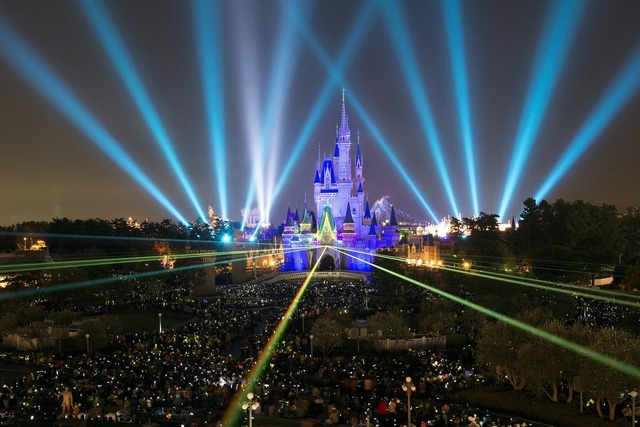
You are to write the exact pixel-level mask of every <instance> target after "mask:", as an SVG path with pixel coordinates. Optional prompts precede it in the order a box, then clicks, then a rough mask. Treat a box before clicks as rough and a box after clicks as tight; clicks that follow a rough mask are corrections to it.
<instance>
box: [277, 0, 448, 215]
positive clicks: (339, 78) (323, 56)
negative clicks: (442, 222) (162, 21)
mask: <svg viewBox="0 0 640 427" xmlns="http://www.w3.org/2000/svg"><path fill="white" fill-rule="evenodd" d="M372 3H373V2H368V3H367V4H372ZM294 22H295V24H296V25H297V26H298V29H299V30H300V33H301V34H302V35H303V36H304V38H305V39H306V40H307V42H308V43H309V45H310V46H311V48H312V49H313V51H314V53H315V54H316V56H317V57H318V58H319V59H320V61H321V62H322V65H323V66H324V67H325V68H326V69H327V72H328V74H329V77H330V78H331V81H332V82H333V83H334V85H336V86H337V85H339V84H342V85H343V87H344V88H345V90H346V91H348V92H349V100H350V101H351V104H352V105H353V106H354V108H355V109H356V111H357V112H358V115H360V117H361V118H362V120H363V121H364V123H365V125H366V126H367V128H368V129H369V131H370V132H371V133H372V135H373V137H374V139H375V141H376V142H377V143H378V145H379V146H380V147H381V148H382V149H383V151H384V152H385V154H386V155H387V157H388V158H389V160H391V163H392V164H393V165H394V166H395V168H396V170H397V171H398V173H399V174H400V175H401V176H402V178H403V179H404V181H405V183H406V184H407V185H408V186H409V188H411V190H412V191H413V192H414V194H415V196H416V198H418V200H419V201H420V202H421V203H422V205H423V207H424V208H425V209H426V211H427V212H428V213H429V214H430V215H431V217H432V218H433V220H434V221H435V222H436V223H438V222H439V219H438V217H437V216H436V215H435V214H434V212H433V210H432V209H431V207H430V206H429V204H428V203H427V201H426V200H425V198H424V196H423V195H422V192H421V191H420V190H418V188H417V186H416V184H415V183H414V181H413V179H411V177H410V176H409V174H408V172H407V171H406V168H405V167H404V166H403V165H402V163H401V162H400V160H399V159H398V158H397V156H396V155H395V153H394V152H393V150H391V147H390V146H389V144H388V143H387V139H386V138H385V137H384V135H383V134H382V132H381V131H380V130H379V129H378V127H377V126H376V124H375V122H374V121H373V119H372V118H371V116H369V114H368V113H367V111H366V109H365V108H364V106H363V104H362V103H361V102H360V101H359V100H358V97H357V96H356V94H355V91H353V90H352V89H351V88H350V87H349V86H348V85H347V84H346V83H345V82H344V76H343V74H342V72H341V69H342V68H341V67H340V64H337V65H336V64H334V63H333V62H332V61H331V59H330V57H329V55H328V54H327V52H326V51H325V50H324V48H323V47H322V46H321V45H320V43H319V42H318V40H317V39H316V38H315V36H313V34H311V33H310V32H309V30H308V26H307V25H306V22H304V21H303V20H302V19H301V18H300V17H299V16H296V19H295V20H294ZM323 94H324V92H323V93H321V95H323ZM328 96H329V94H327V97H328ZM317 105H318V103H316V106H317ZM314 112H315V110H314ZM319 115H320V109H318V116H319ZM316 121H317V120H316ZM307 124H309V133H310V132H311V130H312V127H313V126H312V125H311V124H310V122H309V120H308V121H307ZM313 125H315V123H313ZM305 129H306V125H305ZM303 134H304V131H303ZM303 134H301V136H302V135H303ZM307 138H308V137H306V135H305V139H304V140H302V139H301V138H298V142H300V141H302V143H301V145H302V144H304V143H305V142H306V140H307ZM301 145H300V147H299V146H298V143H296V146H295V148H294V153H295V152H296V149H298V148H299V149H300V150H302V146H301ZM298 154H299V153H298ZM294 157H297V156H294V155H293V154H292V156H291V157H290V163H292V165H291V166H293V162H291V159H293V158H294ZM287 166H288V164H287ZM287 166H285V168H284V169H283V173H282V175H281V179H280V181H279V183H278V184H279V185H276V187H275V190H274V194H277V193H278V191H279V190H280V188H281V187H282V186H283V185H284V183H285V178H286V177H287V176H288V173H289V172H288V171H287ZM285 172H286V173H285Z"/></svg>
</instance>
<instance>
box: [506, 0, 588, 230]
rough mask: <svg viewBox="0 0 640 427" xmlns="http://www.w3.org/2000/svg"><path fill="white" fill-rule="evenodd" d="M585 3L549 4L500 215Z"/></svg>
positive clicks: (509, 198)
mask: <svg viewBox="0 0 640 427" xmlns="http://www.w3.org/2000/svg"><path fill="white" fill-rule="evenodd" d="M586 4H587V2H585V1H582V0H567V1H561V2H551V3H549V5H550V7H551V9H550V10H549V14H548V16H547V21H546V25H545V27H544V28H543V30H542V35H543V38H542V39H541V41H540V44H539V46H538V52H537V54H536V60H535V64H534V68H533V70H532V73H531V76H532V80H531V82H530V85H529V90H528V92H527V96H526V98H525V99H526V104H525V105H524V108H523V110H522V115H521V117H520V126H519V128H518V134H517V136H516V141H515V146H514V149H513V154H512V157H511V163H510V165H509V170H508V173H507V179H506V181H505V187H504V191H503V194H502V199H501V202H500V208H499V209H498V215H499V216H500V218H504V215H505V213H506V211H507V209H508V208H509V205H510V203H511V199H512V196H513V192H514V190H515V188H516V185H517V184H518V180H519V178H520V175H521V174H522V171H523V169H524V165H525V161H526V159H527V156H528V154H529V152H530V151H531V148H532V146H533V143H534V141H535V138H536V136H537V134H538V130H539V129H540V125H541V123H542V119H543V118H544V115H545V112H546V110H547V106H548V105H549V102H550V100H551V95H552V94H553V91H554V89H555V87H556V84H557V82H558V80H559V77H560V74H561V70H562V67H563V65H564V63H565V59H566V58H567V57H568V56H569V55H568V50H569V47H570V46H571V42H572V41H573V40H574V39H575V34H576V29H577V27H578V23H579V22H580V20H581V17H582V14H583V12H584V10H585V8H586Z"/></svg>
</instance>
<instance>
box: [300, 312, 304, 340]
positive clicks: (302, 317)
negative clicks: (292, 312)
mask: <svg viewBox="0 0 640 427" xmlns="http://www.w3.org/2000/svg"><path fill="white" fill-rule="evenodd" d="M300 318H301V319H302V335H304V318H305V314H304V313H301V314H300Z"/></svg>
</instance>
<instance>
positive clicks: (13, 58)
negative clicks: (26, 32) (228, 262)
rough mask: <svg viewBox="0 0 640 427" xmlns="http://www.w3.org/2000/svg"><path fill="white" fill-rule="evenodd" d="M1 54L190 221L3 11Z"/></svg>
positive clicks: (160, 199) (147, 187) (176, 214)
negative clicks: (46, 62)
mask: <svg viewBox="0 0 640 427" xmlns="http://www.w3.org/2000/svg"><path fill="white" fill-rule="evenodd" d="M0 54H1V55H2V56H3V58H4V59H5V61H7V62H8V63H9V64H10V65H11V66H12V67H13V68H14V69H15V70H16V71H17V72H18V73H19V74H20V75H21V76H22V77H23V78H24V79H25V80H27V81H28V82H29V84H30V85H31V86H32V87H33V88H34V89H36V90H37V91H38V92H39V93H40V94H41V95H42V96H43V97H44V98H46V99H47V100H48V101H49V102H50V103H51V104H52V105H54V106H55V107H56V108H57V109H58V110H59V111H60V112H61V113H62V114H64V115H65V116H66V117H67V118H68V119H69V120H70V121H71V122H72V123H73V124H74V125H75V126H77V127H78V128H79V129H80V130H81V131H82V132H83V133H84V134H85V135H86V136H87V137H88V138H89V140H90V141H92V142H93V143H94V144H95V145H97V146H98V147H99V148H100V149H101V150H102V151H104V152H105V153H106V154H107V155H108V156H109V157H110V158H111V159H112V160H113V161H114V162H116V163H117V164H118V165H119V166H120V167H121V168H122V169H123V170H124V171H125V172H126V173H128V174H129V175H130V176H131V177H132V178H134V179H135V180H136V182H138V183H139V184H140V185H141V186H142V187H143V188H144V189H145V190H146V191H147V192H148V193H149V194H150V195H151V196H153V197H154V198H155V199H156V200H157V201H158V202H159V203H160V204H161V205H162V206H164V207H165V208H166V209H167V210H168V211H169V212H170V213H171V214H172V215H174V217H175V218H177V219H178V220H179V221H180V222H181V223H183V224H188V221H187V220H186V219H185V217H184V216H183V215H182V214H181V213H180V212H179V211H178V210H177V209H176V208H175V207H174V206H173V204H172V203H171V202H170V201H169V199H167V197H166V196H165V195H164V194H163V193H162V191H160V189H158V187H157V186H156V185H155V184H154V183H153V181H151V179H150V178H149V177H148V176H147V175H146V174H145V173H144V171H142V169H140V167H139V166H138V165H137V164H136V162H135V161H134V160H133V159H132V158H131V157H130V156H129V155H128V154H127V152H126V151H125V150H124V149H123V148H122V147H121V146H120V145H119V144H118V142H117V141H116V140H115V139H114V137H113V136H112V135H111V134H109V132H107V130H106V129H104V127H102V125H101V124H100V123H99V122H98V120H97V119H96V118H95V117H94V116H93V115H92V114H91V113H90V112H89V110H88V109H87V108H85V106H84V105H82V103H81V102H80V100H79V99H78V98H77V97H76V96H74V94H73V92H72V91H71V90H70V89H69V88H68V87H67V86H66V85H65V84H64V82H63V81H62V80H61V79H60V78H59V77H58V76H57V75H56V74H55V73H54V72H53V70H51V69H50V68H49V67H48V66H47V65H46V64H45V63H44V61H43V60H41V59H40V58H39V56H38V55H37V54H36V52H35V51H34V50H33V49H31V47H30V46H29V45H28V44H27V43H26V41H25V40H23V39H22V38H21V37H20V36H19V35H18V33H17V32H16V31H15V30H13V28H12V26H11V24H10V23H9V22H8V21H7V20H6V19H5V18H4V17H3V16H2V15H0Z"/></svg>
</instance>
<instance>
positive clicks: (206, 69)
mask: <svg viewBox="0 0 640 427" xmlns="http://www.w3.org/2000/svg"><path fill="white" fill-rule="evenodd" d="M220 8H221V4H220V3H219V2H215V1H208V0H192V8H191V11H192V18H193V22H194V24H195V25H194V27H195V33H196V34H195V37H196V43H197V46H198V58H199V60H200V76H201V79H202V86H203V92H204V102H205V107H206V112H207V117H208V123H209V139H210V143H211V156H212V161H213V165H214V174H215V181H216V185H217V189H218V198H219V203H220V213H221V216H222V217H223V218H228V217H229V215H228V214H229V212H228V204H227V201H228V198H227V150H226V143H225V138H226V136H225V135H226V131H225V114H224V74H223V52H222V18H221V11H220Z"/></svg>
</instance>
